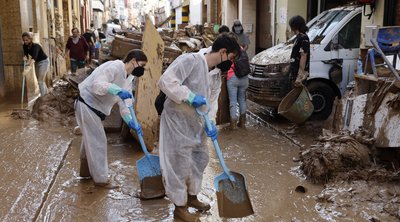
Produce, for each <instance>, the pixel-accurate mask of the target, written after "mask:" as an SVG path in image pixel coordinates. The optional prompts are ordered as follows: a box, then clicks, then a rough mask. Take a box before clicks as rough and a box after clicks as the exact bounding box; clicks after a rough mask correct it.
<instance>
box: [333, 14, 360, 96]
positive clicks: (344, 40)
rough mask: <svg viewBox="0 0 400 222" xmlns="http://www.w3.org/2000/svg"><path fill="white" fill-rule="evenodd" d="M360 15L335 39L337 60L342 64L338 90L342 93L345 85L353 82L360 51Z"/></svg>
mask: <svg viewBox="0 0 400 222" xmlns="http://www.w3.org/2000/svg"><path fill="white" fill-rule="evenodd" d="M360 37H361V13H359V14H357V15H356V16H354V17H353V18H352V19H351V20H350V21H349V22H348V23H347V24H346V25H345V26H343V28H342V29H340V31H339V33H338V35H337V38H338V43H339V49H338V55H339V56H338V58H340V59H342V60H343V63H342V81H341V82H340V83H339V85H338V86H339V89H340V91H341V92H343V91H344V90H345V89H346V86H347V84H348V83H349V82H350V81H353V80H354V73H355V69H356V67H357V66H356V64H357V59H358V56H359V51H360Z"/></svg>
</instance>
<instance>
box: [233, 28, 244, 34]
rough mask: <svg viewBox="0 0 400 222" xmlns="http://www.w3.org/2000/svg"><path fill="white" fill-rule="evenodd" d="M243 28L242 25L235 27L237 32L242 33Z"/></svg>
mask: <svg viewBox="0 0 400 222" xmlns="http://www.w3.org/2000/svg"><path fill="white" fill-rule="evenodd" d="M242 30H243V28H242V26H236V27H235V33H236V34H240V32H242Z"/></svg>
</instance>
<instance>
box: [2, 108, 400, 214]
mask: <svg viewBox="0 0 400 222" xmlns="http://www.w3.org/2000/svg"><path fill="white" fill-rule="evenodd" d="M15 107H16V106H14V107H12V106H6V107H5V106H2V107H0V108H1V109H0V110H1V115H0V121H1V124H0V127H1V136H2V142H1V149H0V152H1V157H0V158H1V161H0V163H1V168H0V170H1V174H2V175H3V176H2V178H1V181H2V182H1V187H0V189H1V190H2V192H3V193H4V194H5V195H2V196H1V201H2V203H3V204H2V206H1V207H0V220H1V221H173V220H174V219H173V210H174V206H173V204H172V203H171V202H170V201H169V200H168V198H163V199H155V200H141V199H140V198H139V194H140V184H139V180H138V175H137V169H136V166H135V163H136V160H138V159H140V158H141V157H142V156H143V153H142V152H141V151H140V147H139V145H138V143H136V142H135V141H134V140H124V139H122V138H121V136H120V134H119V133H112V134H108V135H107V136H108V161H109V168H110V169H109V175H110V179H111V180H112V181H113V183H115V184H117V185H119V186H120V187H119V188H118V189H114V190H108V189H104V188H98V187H95V186H94V184H93V182H92V181H91V180H84V179H82V178H80V177H79V148H80V142H81V136H77V135H75V134H73V133H72V129H73V127H65V126H63V127H62V126H60V125H57V124H52V125H50V123H49V122H39V121H37V120H34V119H33V118H30V119H26V120H23V119H18V120H14V119H12V118H11V117H10V115H9V114H10V110H12V108H15ZM252 110H253V111H254V109H252ZM249 116H251V117H252V118H251V120H250V121H249V123H248V125H247V129H246V130H244V129H238V130H235V131H230V130H227V129H224V127H223V126H222V127H221V126H220V127H219V131H220V134H219V137H218V140H219V144H220V147H221V149H222V152H223V155H224V158H225V161H226V164H227V166H228V167H229V168H230V170H232V171H234V172H239V173H242V174H243V175H244V176H245V178H246V185H247V188H248V193H249V196H250V199H251V202H252V205H253V208H254V212H255V213H254V215H251V216H248V217H245V218H240V219H225V220H224V219H222V218H220V217H219V215H218V206H217V199H216V194H215V190H214V187H213V180H214V177H215V176H217V175H218V174H220V173H221V172H222V169H221V167H220V164H219V161H218V158H217V156H216V154H215V151H214V148H213V146H212V144H211V143H210V144H209V145H210V154H211V158H210V162H209V165H208V167H207V169H206V172H205V175H204V180H203V189H202V191H201V193H200V195H199V198H200V199H202V200H204V201H206V202H210V204H211V210H210V211H209V212H207V213H202V214H199V217H200V219H201V221H371V219H375V220H377V221H397V219H396V213H397V210H398V201H399V200H398V196H400V189H399V186H398V185H396V184H391V183H386V184H380V183H370V182H367V181H355V182H339V181H338V182H336V183H330V184H327V185H326V186H323V185H315V184H312V183H310V182H309V181H308V180H306V179H305V176H304V175H303V173H302V171H301V170H300V167H299V162H298V158H299V151H300V148H299V146H298V145H296V143H300V142H298V141H297V140H296V138H291V139H290V137H289V136H288V135H290V134H286V136H285V134H283V133H282V132H280V131H277V129H279V127H278V126H280V127H281V128H282V127H283V126H285V127H289V128H290V129H289V130H299V129H297V128H293V127H292V126H291V124H287V123H285V122H284V121H281V125H279V124H278V126H277V125H275V128H271V125H269V124H270V123H268V122H265V120H262V118H257V115H255V114H254V113H253V114H249ZM291 128H293V129H291ZM305 129H307V127H306V128H305ZM303 130H304V129H303ZM288 138H289V139H288ZM307 138H308V139H307V140H308V141H312V137H307ZM303 139H304V138H303ZM296 141H297V142H296ZM157 151H158V150H157V149H155V150H154V151H153V153H157ZM388 203H392V204H388ZM396 207H397V208H396ZM193 211H194V209H193Z"/></svg>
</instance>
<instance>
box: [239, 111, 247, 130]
mask: <svg viewBox="0 0 400 222" xmlns="http://www.w3.org/2000/svg"><path fill="white" fill-rule="evenodd" d="M238 126H239V127H240V128H246V114H242V115H240V117H239V124H238Z"/></svg>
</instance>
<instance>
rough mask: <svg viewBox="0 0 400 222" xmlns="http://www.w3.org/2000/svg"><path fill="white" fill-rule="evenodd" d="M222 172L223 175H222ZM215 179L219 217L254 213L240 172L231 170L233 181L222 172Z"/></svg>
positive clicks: (236, 216)
mask: <svg viewBox="0 0 400 222" xmlns="http://www.w3.org/2000/svg"><path fill="white" fill-rule="evenodd" d="M223 174H224V175H225V176H223ZM223 174H221V175H219V176H218V177H217V178H215V180H214V184H215V182H216V180H217V179H219V180H218V181H217V183H218V189H217V202H218V213H219V216H220V217H225V218H239V217H246V216H249V215H252V214H254V211H253V206H252V205H251V201H250V197H249V194H248V192H247V188H246V181H245V178H244V176H243V175H242V174H240V173H236V172H232V171H231V174H232V175H233V176H234V178H235V181H234V182H233V181H231V180H229V177H228V175H226V174H225V173H223Z"/></svg>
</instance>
